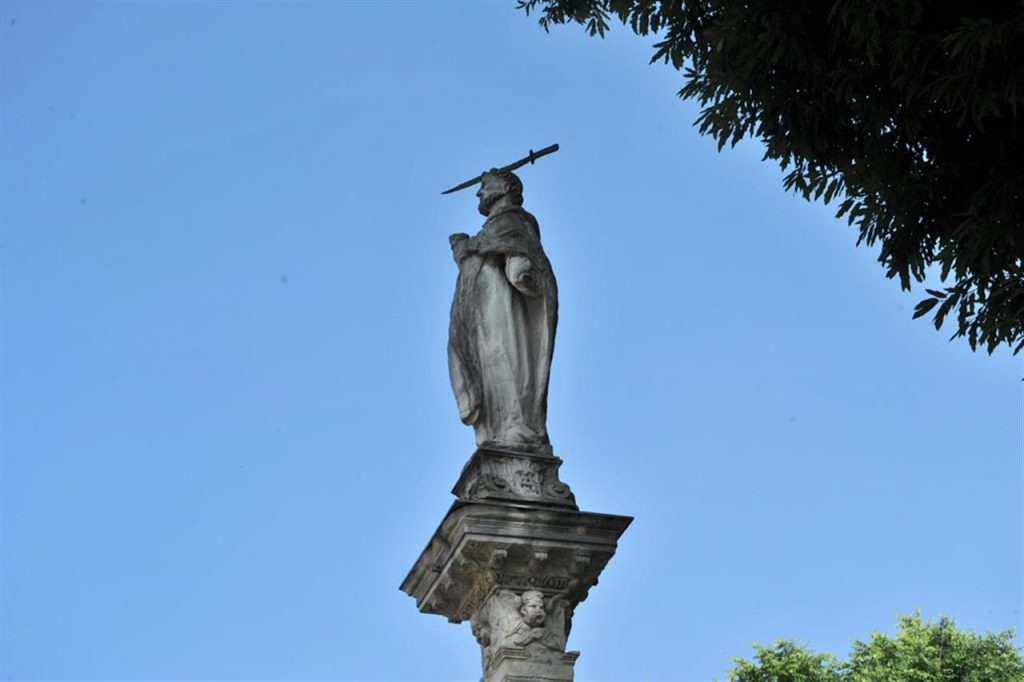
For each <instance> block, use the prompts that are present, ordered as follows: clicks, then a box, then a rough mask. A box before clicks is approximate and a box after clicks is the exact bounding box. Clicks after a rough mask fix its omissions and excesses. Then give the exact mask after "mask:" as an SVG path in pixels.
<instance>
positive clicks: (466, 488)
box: [452, 447, 577, 509]
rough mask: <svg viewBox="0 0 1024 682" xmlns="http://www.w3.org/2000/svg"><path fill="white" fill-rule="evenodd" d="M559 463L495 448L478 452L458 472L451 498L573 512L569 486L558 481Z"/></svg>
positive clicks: (573, 502)
mask: <svg viewBox="0 0 1024 682" xmlns="http://www.w3.org/2000/svg"><path fill="white" fill-rule="evenodd" d="M561 465H562V460H560V459H558V458H557V457H554V456H553V455H534V454H529V453H523V452H515V451H512V450H501V449H498V448H494V447H491V448H479V449H478V450H477V451H476V452H475V453H473V457H472V458H470V460H469V462H467V463H466V466H465V467H464V468H463V470H462V475H461V476H460V477H459V481H458V483H456V484H455V487H454V488H453V489H452V494H454V495H455V496H456V497H458V498H459V499H460V500H466V501H486V500H491V501H501V502H515V503H520V504H529V505H538V506H545V507H567V508H569V509H577V507H576V498H575V497H574V496H573V494H572V491H571V490H569V486H568V485H566V484H565V483H563V482H562V481H561V479H559V478H558V468H559V467H560V466H561Z"/></svg>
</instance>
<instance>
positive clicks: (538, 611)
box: [521, 592, 547, 628]
mask: <svg viewBox="0 0 1024 682" xmlns="http://www.w3.org/2000/svg"><path fill="white" fill-rule="evenodd" d="M521 613H522V614H523V620H524V621H526V624H527V625H529V626H530V627H534V628H539V627H540V626H542V625H544V620H545V618H546V617H547V614H546V613H545V612H544V597H543V596H541V595H540V594H539V593H535V592H527V593H526V594H524V595H523V608H522V610H521Z"/></svg>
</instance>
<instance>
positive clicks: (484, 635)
mask: <svg viewBox="0 0 1024 682" xmlns="http://www.w3.org/2000/svg"><path fill="white" fill-rule="evenodd" d="M571 618H572V614H571V608H570V606H569V602H568V600H567V599H566V598H565V597H562V596H559V595H555V596H552V597H545V595H544V593H543V592H541V591H540V590H526V591H525V592H522V593H517V592H515V591H513V590H509V589H498V590H495V591H494V592H492V593H491V595H490V596H489V597H488V598H487V599H486V600H485V601H484V603H483V605H482V606H481V607H480V608H479V609H477V611H476V613H474V614H473V619H472V621H470V622H471V623H472V629H473V635H474V636H475V637H476V641H477V643H478V644H479V645H480V653H481V658H482V665H483V671H484V679H485V680H489V679H492V675H491V673H492V671H494V670H495V669H496V668H497V667H498V666H496V665H495V664H496V663H500V661H501V660H503V659H504V658H508V659H509V660H525V661H529V662H531V663H533V664H535V667H536V666H537V665H542V666H544V667H545V668H550V667H551V666H552V665H557V664H559V663H561V662H563V661H564V659H565V655H566V654H565V640H566V637H568V635H569V628H570V627H571V625H572V623H571Z"/></svg>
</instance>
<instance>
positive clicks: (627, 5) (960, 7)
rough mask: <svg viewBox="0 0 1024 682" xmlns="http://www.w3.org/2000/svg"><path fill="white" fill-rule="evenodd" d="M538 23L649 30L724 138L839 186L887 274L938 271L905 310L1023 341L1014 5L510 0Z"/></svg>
mask: <svg viewBox="0 0 1024 682" xmlns="http://www.w3.org/2000/svg"><path fill="white" fill-rule="evenodd" d="M518 6H519V8H521V9H523V10H525V11H526V12H527V13H528V14H529V13H531V12H536V13H537V14H538V15H539V18H540V24H541V25H542V26H543V27H544V29H545V30H548V29H549V28H550V26H551V25H554V24H566V23H577V24H581V25H583V26H584V27H585V29H586V30H587V31H588V32H589V33H590V35H593V36H602V37H603V36H604V35H605V33H606V31H607V30H608V29H609V21H610V20H611V18H612V17H617V18H618V19H619V20H621V21H622V22H623V24H625V25H627V26H628V27H629V28H630V29H632V30H633V31H634V32H636V33H637V34H639V35H645V36H646V35H648V34H653V35H656V36H657V39H658V42H657V43H655V44H654V46H653V48H654V50H655V52H654V55H653V56H652V58H651V61H652V62H658V61H664V62H666V63H668V64H670V65H672V66H673V67H674V68H676V69H678V70H681V71H683V86H682V89H681V90H680V91H679V95H680V97H683V98H684V99H685V98H693V99H695V100H696V101H698V102H699V103H700V105H701V107H702V110H701V113H700V115H699V117H698V118H697V121H696V125H697V126H698V127H699V130H700V132H701V133H704V134H708V135H711V136H713V137H714V138H715V139H716V140H717V142H718V147H719V149H721V148H722V147H723V146H725V145H726V144H730V145H735V144H736V143H737V142H738V141H739V140H741V139H743V138H745V137H747V136H753V137H756V138H759V139H760V140H761V141H762V142H763V143H764V145H765V155H764V158H765V159H771V160H774V161H777V162H778V163H779V164H780V165H781V167H782V169H783V170H785V171H788V172H787V174H786V175H785V178H784V181H783V185H784V186H785V187H786V188H787V189H792V190H794V191H796V192H799V193H801V194H802V195H803V196H804V197H805V198H806V199H808V200H811V199H815V200H817V199H819V198H822V199H824V201H825V202H826V203H829V202H832V201H836V202H838V212H837V215H838V216H840V217H842V216H845V217H846V218H847V220H848V221H849V223H850V224H854V223H856V225H857V228H858V229H859V231H860V236H859V239H858V244H861V243H864V244H867V245H874V244H878V245H879V246H880V252H879V257H878V259H879V262H880V263H881V264H882V265H883V266H884V268H885V273H886V276H887V277H899V280H900V283H901V286H902V287H903V288H904V289H910V288H911V283H912V281H916V282H924V281H925V280H926V277H928V276H930V275H931V276H937V277H938V278H939V279H940V280H941V282H942V285H941V288H936V289H931V288H929V289H926V290H925V291H926V292H927V295H928V297H927V298H925V299H924V300H922V301H921V302H920V303H919V304H918V305H917V307H916V308H915V311H914V317H921V316H923V315H926V314H928V313H929V312H932V311H934V312H933V321H934V324H935V328H936V329H939V328H940V327H942V325H943V322H944V321H945V320H946V319H947V317H948V318H949V319H955V320H956V332H955V334H954V335H953V337H952V338H957V337H964V338H966V339H967V341H968V343H969V344H970V346H971V348H972V349H976V348H977V347H978V346H981V347H983V348H985V349H987V350H988V352H989V353H992V352H993V351H994V350H995V349H996V348H997V347H998V346H1000V345H1001V344H1004V343H1005V344H1007V345H1008V346H1010V347H1011V348H1012V349H1013V352H1014V353H1018V352H1019V351H1020V350H1021V348H1024V221H1022V216H1024V198H1022V193H1024V116H1022V114H1024V112H1022V107H1024V3H1021V2H1017V1H1012V0H1002V1H986V0H978V1H977V2H970V3H930V2H926V0H839V1H838V2H820V1H818V0H795V1H793V2H785V3H778V2H771V1H770V0H753V1H752V2H729V1H728V0H518Z"/></svg>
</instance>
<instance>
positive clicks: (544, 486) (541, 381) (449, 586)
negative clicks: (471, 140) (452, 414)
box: [401, 144, 632, 682]
mask: <svg viewBox="0 0 1024 682" xmlns="http://www.w3.org/2000/svg"><path fill="white" fill-rule="evenodd" d="M556 151H558V145H557V144H556V145H551V146H550V147H546V148H544V149H542V150H540V151H539V152H534V151H533V150H531V151H530V154H529V156H527V157H526V158H523V159H520V160H519V161H516V162H515V163H512V164H509V165H507V166H503V167H501V168H492V169H491V170H489V171H487V172H485V173H482V174H481V175H479V176H477V177H475V178H473V179H471V180H467V181H466V182H463V183H462V184H460V185H456V186H455V187H453V188H451V189H450V190H448V191H447V192H443V193H444V194H450V193H452V192H457V191H459V190H461V189H466V188H468V187H473V186H474V185H476V184H478V183H479V185H480V188H479V191H478V192H477V197H478V198H479V199H480V204H479V209H480V213H482V214H483V215H484V216H485V218H486V220H485V221H484V225H483V228H482V229H481V230H480V231H479V232H477V233H476V234H475V235H473V236H472V237H471V236H469V235H468V234H462V233H460V234H453V235H452V236H451V237H450V243H451V247H452V254H453V255H454V256H455V262H456V263H457V264H458V266H459V276H458V281H457V283H456V285H455V298H454V300H453V301H452V310H451V326H450V328H449V334H448V367H449V371H450V373H451V380H452V388H453V389H454V391H455V400H456V402H457V403H458V408H459V415H460V416H461V417H462V421H464V422H465V423H466V424H470V425H472V427H473V429H474V431H475V432H476V442H477V448H476V450H475V451H474V452H473V454H472V455H471V456H470V458H469V461H468V462H466V464H465V465H464V466H463V467H462V472H461V474H460V475H459V479H458V481H456V483H455V486H454V487H453V488H452V493H453V494H454V495H455V497H456V498H457V499H456V502H455V503H454V504H452V506H451V507H450V508H449V510H448V512H447V513H446V514H445V516H444V519H443V520H442V521H441V523H440V525H439V526H438V527H437V530H436V531H435V532H434V534H433V536H431V538H430V541H429V542H428V543H427V546H426V548H425V549H424V550H423V552H422V553H421V554H420V556H419V558H418V559H416V562H415V564H413V567H412V569H411V570H410V571H409V574H408V575H407V576H406V577H405V580H403V581H402V586H401V588H402V591H403V592H405V593H406V594H408V595H410V596H411V597H414V598H415V599H416V607H417V608H418V609H419V610H420V611H422V612H423V613H434V614H438V615H441V616H444V617H445V618H447V619H448V620H449V621H450V622H452V623H464V622H466V621H469V623H470V630H471V632H472V634H473V637H474V638H475V639H476V641H477V644H479V645H480V655H481V664H482V672H483V677H482V678H481V682H572V680H573V670H574V666H575V664H576V658H577V657H578V656H579V653H578V652H576V651H566V645H567V638H568V635H569V632H570V629H571V626H572V619H573V616H574V614H575V612H576V607H577V606H578V605H579V604H580V603H581V602H582V601H583V600H585V599H586V598H587V594H588V593H589V592H590V589H591V588H592V587H593V586H594V585H596V584H597V580H598V576H599V575H600V574H601V572H602V571H603V570H604V567H605V565H606V564H607V563H608V561H609V560H610V559H611V558H612V555H614V554H615V550H616V547H617V546H618V540H619V537H620V536H621V535H622V533H623V532H624V531H625V530H626V527H627V526H629V523H630V521H632V519H630V518H629V517H627V516H616V515H612V514H601V513H595V512H582V511H580V509H579V507H578V506H577V504H576V496H575V494H574V493H573V492H572V490H570V488H569V486H568V485H567V484H566V483H565V482H564V481H562V480H561V478H560V476H559V468H560V467H561V465H562V460H561V459H560V458H559V457H556V456H555V454H554V453H553V452H552V451H551V444H550V441H549V440H548V431H547V425H546V423H545V422H546V419H547V396H548V375H549V373H550V371H551V355H552V351H553V350H554V345H555V326H556V324H557V321H558V292H557V288H556V285H555V276H554V274H553V273H552V272H551V264H550V263H549V262H548V259H547V256H546V255H545V254H544V249H543V248H542V247H541V244H540V228H539V227H538V225H537V220H536V219H535V218H534V217H533V216H532V215H530V214H529V213H527V212H526V211H525V210H523V207H522V205H523V184H522V182H520V180H519V178H518V177H516V175H515V174H514V173H513V172H512V171H514V170H516V169H518V168H521V167H523V166H524V165H525V164H527V163H533V162H534V161H535V160H536V159H538V158H540V157H542V156H546V155H548V154H551V153H553V152H556Z"/></svg>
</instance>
